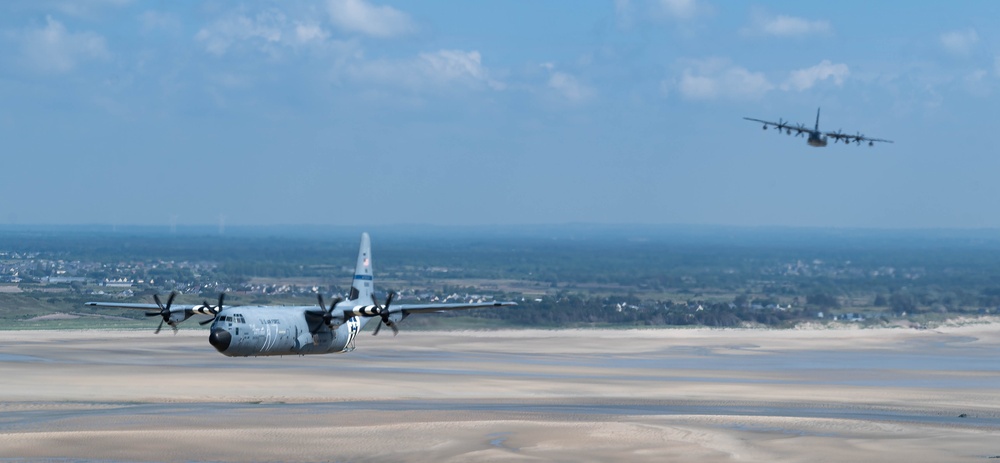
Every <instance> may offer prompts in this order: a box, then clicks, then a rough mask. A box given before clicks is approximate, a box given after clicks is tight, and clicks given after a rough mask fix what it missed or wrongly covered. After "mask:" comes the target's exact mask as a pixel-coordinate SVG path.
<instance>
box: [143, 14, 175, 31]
mask: <svg viewBox="0 0 1000 463" xmlns="http://www.w3.org/2000/svg"><path fill="white" fill-rule="evenodd" d="M139 25H140V26H142V30H144V31H146V32H153V31H158V30H159V31H165V32H179V31H181V30H182V29H183V25H182V24H181V20H180V19H179V18H178V17H177V16H175V15H173V14H170V13H164V12H160V11H152V10H150V11H145V12H143V13H142V14H140V15H139Z"/></svg>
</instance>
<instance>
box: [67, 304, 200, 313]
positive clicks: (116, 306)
mask: <svg viewBox="0 0 1000 463" xmlns="http://www.w3.org/2000/svg"><path fill="white" fill-rule="evenodd" d="M83 305H85V306H88V307H110V308H114V309H135V310H156V311H159V310H160V307H159V306H158V305H156V304H130V303H125V302H85V303H84V304H83ZM195 307H203V305H202V304H198V305H180V304H173V305H171V306H170V308H171V309H177V310H194V308H195Z"/></svg>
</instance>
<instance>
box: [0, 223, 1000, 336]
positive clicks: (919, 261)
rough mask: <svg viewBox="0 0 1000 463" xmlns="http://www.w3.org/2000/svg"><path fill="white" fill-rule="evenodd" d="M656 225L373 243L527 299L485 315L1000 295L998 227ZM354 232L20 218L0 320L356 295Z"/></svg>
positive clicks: (511, 319)
mask: <svg viewBox="0 0 1000 463" xmlns="http://www.w3.org/2000/svg"><path fill="white" fill-rule="evenodd" d="M557 232H558V230H557ZM619 233H621V234H622V235H627V233H628V231H627V230H626V231H621V232H619ZM645 233H646V234H647V235H652V236H653V237H654V239H649V238H646V239H644V240H635V239H633V238H630V237H628V236H616V235H615V234H610V236H606V235H607V234H604V235H599V236H595V237H588V238H587V239H583V240H581V239H579V238H578V237H575V238H573V239H566V238H559V237H558V234H556V236H557V237H556V238H552V237H536V236H533V235H532V236H515V237H513V238H511V237H501V238H496V237H489V236H487V237H482V236H478V235H475V234H472V235H470V236H460V237H454V236H447V237H444V238H440V237H434V236H418V237H406V236H402V237H400V236H390V237H387V238H383V239H382V241H381V242H380V241H377V240H376V241H375V245H374V247H373V255H374V256H375V269H376V288H377V290H379V291H380V294H382V295H383V296H381V297H384V294H385V292H386V291H389V290H392V291H394V292H396V293H397V294H398V295H399V297H400V300H408V301H412V302H419V301H439V302H483V301H490V300H499V299H503V300H515V301H518V302H519V306H518V307H517V308H515V309H511V310H502V311H490V310H476V311H470V312H468V313H463V314H456V315H454V317H457V318H462V319H464V320H465V322H463V323H470V324H472V325H476V324H477V323H478V324H479V325H481V326H491V325H499V326H536V327H561V326H566V327H572V326H577V327H579V326H691V325H702V326H778V327H790V326H794V325H796V324H799V323H834V322H836V323H852V324H861V325H870V324H904V325H914V326H919V325H921V324H923V323H924V322H927V321H934V320H943V319H948V318H953V317H959V316H961V317H970V316H971V317H977V316H990V315H995V314H997V313H998V307H1000V283H996V282H995V281H994V280H993V278H992V275H994V274H995V273H992V272H995V271H1000V244H998V243H997V242H995V241H990V240H981V239H980V240H965V239H962V240H959V241H948V240H941V239H936V238H934V237H933V236H929V237H917V238H913V237H908V238H907V239H908V240H910V241H911V243H910V244H905V243H906V242H905V240H903V242H904V244H905V245H899V244H895V245H892V246H885V245H884V242H885V237H881V236H879V237H875V238H872V237H867V236H864V235H863V234H861V235H860V236H858V237H853V238H850V239H849V240H847V242H844V241H845V240H844V239H843V238H838V239H839V241H838V240H837V239H835V240H832V242H824V239H825V237H824V236H809V232H808V231H806V232H802V234H803V235H804V236H805V237H804V238H800V239H798V240H797V241H796V242H795V244H794V245H788V244H783V242H784V241H787V239H786V238H785V237H782V236H779V237H777V238H774V239H773V240H772V241H767V240H766V239H765V238H762V237H761V236H758V235H753V234H750V236H749V238H748V239H747V242H746V243H740V242H737V243H736V244H732V243H729V242H725V243H719V242H718V241H719V239H718V236H716V235H712V234H708V235H707V236H705V237H700V236H699V237H693V238H692V237H688V236H683V237H681V238H678V237H677V236H672V235H671V234H670V233H664V235H665V236H661V237H657V235H655V234H654V233H651V232H649V231H646V232H645ZM748 233H749V232H748ZM786 233H787V232H786ZM574 236H578V234H577V235H574ZM682 238H683V239H682ZM727 240H728V238H727ZM355 241H356V238H354V237H353V236H350V237H344V238H342V239H333V238H325V239H320V238H311V237H293V238H282V239H273V238H268V239H263V238H260V237H255V236H249V237H225V238H222V237H217V236H216V237H213V236H207V237H206V236H169V237H163V236H144V235H141V234H134V235H125V236H120V235H102V234H84V235H83V236H80V235H78V234H74V233H72V232H66V233H61V234H59V233H57V234H51V235H45V236H37V235H31V236H29V237H28V238H26V239H20V240H19V239H18V235H17V233H11V232H7V233H6V234H0V318H7V319H18V320H24V319H32V318H34V317H39V316H45V315H48V314H52V313H81V312H84V311H85V310H87V309H84V308H83V307H82V302H84V301H86V300H106V299H110V300H127V301H134V302H151V301H152V295H154V294H160V295H166V294H168V293H170V292H177V293H178V294H179V295H180V297H181V298H182V299H185V300H189V301H192V302H193V301H201V300H209V301H214V300H215V299H216V298H217V297H218V295H219V294H220V293H225V294H226V298H227V301H230V303H234V304H296V305H301V304H312V303H314V302H315V300H316V295H317V294H323V295H324V296H327V297H333V296H335V295H345V293H346V290H347V287H348V286H347V285H348V283H349V282H350V279H351V272H352V269H353V267H352V264H353V257H354V253H355V252H356V250H354V246H356V243H355ZM380 244H382V246H381V247H380V246H379V245H380ZM935 246H937V247H935ZM383 256H384V257H383ZM380 258H381V259H382V260H379V259H380ZM349 264H351V265H349ZM118 315H121V316H125V317H135V318H141V316H142V314H141V313H138V314H134V313H133V314H130V313H127V312H123V313H121V314H118ZM444 318H448V317H444ZM476 320H478V321H476Z"/></svg>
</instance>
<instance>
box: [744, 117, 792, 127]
mask: <svg viewBox="0 0 1000 463" xmlns="http://www.w3.org/2000/svg"><path fill="white" fill-rule="evenodd" d="M744 119H746V120H748V121H754V122H760V123H761V124H766V125H773V126H778V125H784V124H779V123H777V122H771V121H765V120H763V119H754V118H752V117H744Z"/></svg>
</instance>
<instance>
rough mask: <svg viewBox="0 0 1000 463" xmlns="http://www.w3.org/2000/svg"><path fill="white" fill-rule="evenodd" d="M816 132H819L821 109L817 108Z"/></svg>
mask: <svg viewBox="0 0 1000 463" xmlns="http://www.w3.org/2000/svg"><path fill="white" fill-rule="evenodd" d="M816 131H817V132H819V108H816Z"/></svg>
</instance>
